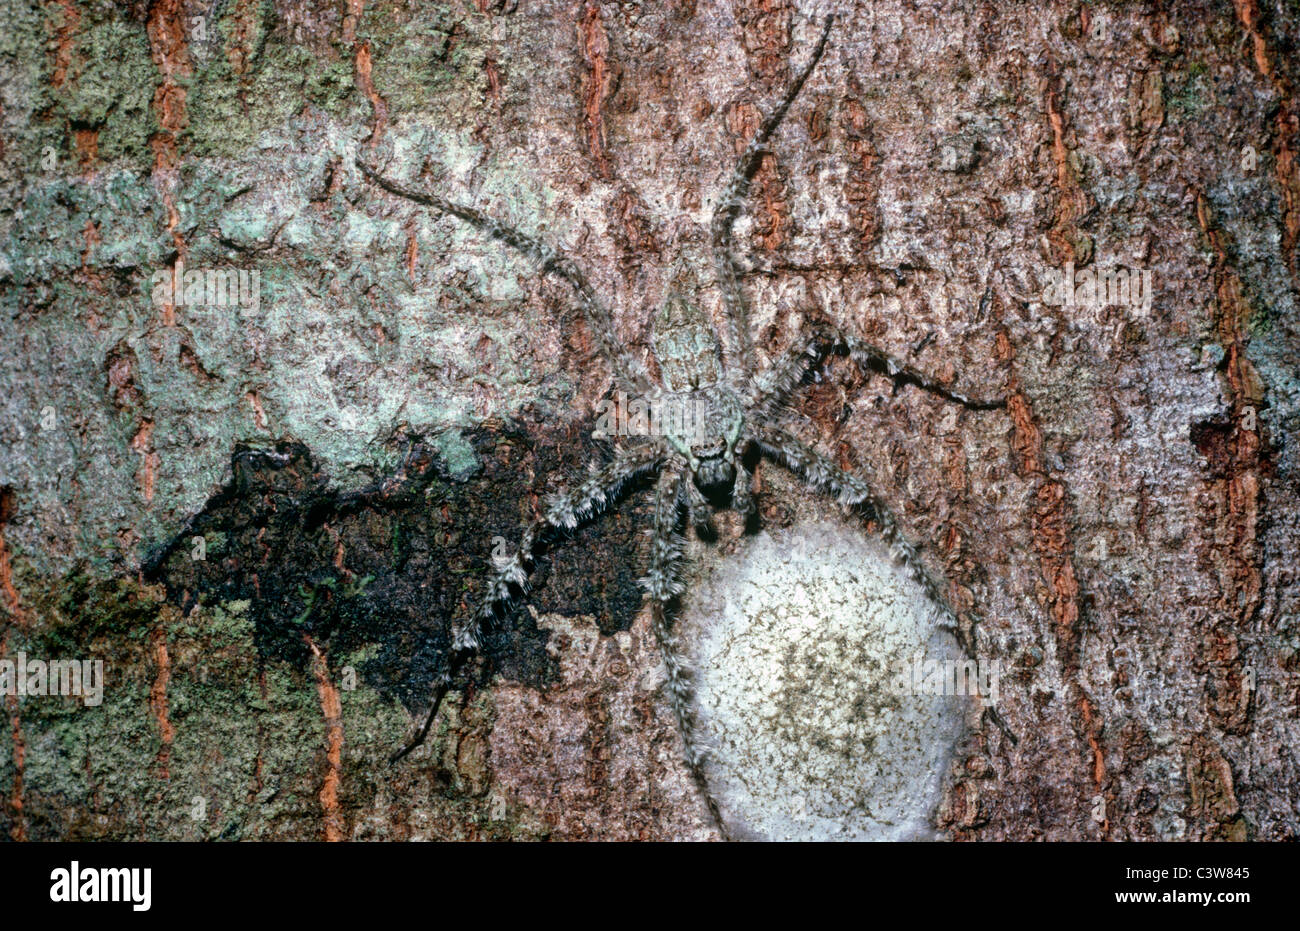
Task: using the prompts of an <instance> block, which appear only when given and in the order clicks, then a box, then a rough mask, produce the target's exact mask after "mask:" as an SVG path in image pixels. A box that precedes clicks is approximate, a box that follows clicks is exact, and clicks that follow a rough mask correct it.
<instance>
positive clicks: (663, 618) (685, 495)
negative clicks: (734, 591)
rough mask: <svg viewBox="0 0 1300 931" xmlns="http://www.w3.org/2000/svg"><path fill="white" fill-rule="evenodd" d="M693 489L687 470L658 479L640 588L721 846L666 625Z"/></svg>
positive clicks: (687, 682) (687, 695)
mask: <svg viewBox="0 0 1300 931" xmlns="http://www.w3.org/2000/svg"><path fill="white" fill-rule="evenodd" d="M693 485H694V482H693V479H692V477H691V472H690V469H689V468H687V467H686V466H685V465H683V466H682V467H681V468H679V469H675V470H670V469H664V470H663V471H662V472H661V473H660V475H659V481H658V483H657V484H656V486H655V502H654V525H653V527H652V528H651V531H650V533H651V541H650V568H649V570H648V571H647V572H646V576H645V578H643V579H642V580H641V585H642V587H643V588H644V589H645V591H646V594H647V595H649V597H650V622H651V626H652V627H653V629H654V633H655V640H656V641H658V644H659V653H660V655H661V656H662V657H663V662H664V671H665V672H666V674H667V678H668V701H669V704H670V705H671V706H672V709H673V714H674V716H675V717H676V718H677V730H678V732H679V733H680V734H681V738H682V745H683V750H684V754H683V755H684V758H685V760H686V767H687V769H689V770H690V773H691V778H692V779H694V780H695V784H696V785H697V786H698V787H699V790H700V794H701V795H703V796H704V803H705V805H707V806H708V809H709V815H710V817H712V818H713V823H714V824H715V825H716V826H717V828H718V832H719V833H720V834H721V835H722V837H723V839H724V840H725V839H727V837H728V834H727V829H726V826H725V824H724V823H723V821H722V813H721V812H720V811H719V810H718V803H717V800H716V799H715V798H714V797H713V793H712V792H711V791H710V790H709V784H708V781H707V779H706V778H705V774H704V760H705V753H704V750H703V748H701V747H700V746H699V745H697V744H696V742H695V708H694V693H693V690H692V688H691V672H690V670H689V669H688V668H687V667H686V665H685V663H683V662H682V659H681V656H680V654H679V653H678V651H677V639H676V637H675V636H674V635H673V632H672V628H671V625H670V622H669V613H670V611H671V606H672V604H673V602H674V601H675V600H676V599H677V597H678V596H680V595H681V594H682V592H683V591H685V586H684V585H683V584H682V580H681V567H682V562H683V559H684V557H685V540H683V539H682V537H681V535H680V534H679V533H678V532H677V525H678V521H679V518H680V515H681V510H682V508H683V507H684V506H689V492H690V489H691V488H692V487H693Z"/></svg>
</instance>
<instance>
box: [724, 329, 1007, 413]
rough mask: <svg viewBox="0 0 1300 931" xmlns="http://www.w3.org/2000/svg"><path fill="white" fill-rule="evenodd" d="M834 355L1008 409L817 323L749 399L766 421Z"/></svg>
mask: <svg viewBox="0 0 1300 931" xmlns="http://www.w3.org/2000/svg"><path fill="white" fill-rule="evenodd" d="M832 355H840V356H847V357H848V358H849V359H851V360H852V361H853V363H854V364H855V365H857V366H858V368H860V369H861V370H863V371H865V372H876V373H879V374H881V375H885V376H887V377H889V378H891V379H893V380H894V382H895V383H896V384H900V385H901V384H907V385H915V386H916V387H918V388H921V389H923V390H925V391H928V392H930V393H931V394H935V395H938V396H939V397H941V398H943V399H944V400H945V401H951V402H952V403H954V404H960V405H962V406H963V407H967V408H970V409H971V410H976V411H987V410H996V409H998V408H1002V407H1006V406H1007V402H1006V399H1005V398H993V399H977V398H972V397H970V396H969V395H966V394H962V393H961V392H959V391H953V390H952V389H951V388H948V387H946V386H944V385H941V384H939V382H937V381H935V380H934V379H932V378H930V377H929V376H928V375H926V374H924V373H923V372H920V371H919V370H917V369H915V368H913V367H912V366H910V365H907V364H906V363H904V362H900V361H899V360H898V359H895V358H894V357H893V356H891V355H889V354H888V353H887V352H885V351H884V350H883V349H879V348H877V347H876V346H872V345H870V344H869V343H864V342H862V341H861V340H859V339H857V338H856V337H853V336H849V335H848V334H846V333H843V332H841V331H840V330H837V329H835V328H834V327H831V326H829V325H826V324H815V325H814V326H812V327H811V328H810V329H809V330H808V332H806V333H804V334H803V336H802V337H801V338H800V340H799V341H798V342H797V343H795V344H794V345H793V346H791V347H790V348H789V349H787V350H786V351H785V352H784V353H783V354H782V355H781V356H780V357H779V358H778V359H777V360H776V361H775V362H773V363H772V365H771V366H770V367H769V368H768V369H767V370H766V371H764V372H762V373H760V374H759V375H758V377H756V378H755V379H754V383H753V386H752V388H751V390H750V394H749V397H748V399H747V400H748V401H749V403H750V405H751V407H752V408H753V410H754V411H755V413H757V414H759V415H760V416H763V417H765V418H766V417H771V416H774V415H775V414H776V413H777V411H778V409H779V408H780V406H781V404H783V403H784V402H785V400H786V399H787V398H789V397H790V395H791V394H793V393H794V392H795V390H796V389H797V388H798V387H799V386H800V384H801V383H802V382H803V379H804V376H806V375H807V374H809V373H810V372H812V371H814V370H816V369H817V368H819V367H820V366H821V365H822V364H823V363H824V362H825V361H826V359H827V358H828V357H829V356H832Z"/></svg>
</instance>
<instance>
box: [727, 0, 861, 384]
mask: <svg viewBox="0 0 1300 931" xmlns="http://www.w3.org/2000/svg"><path fill="white" fill-rule="evenodd" d="M834 21H835V17H834V16H827V17H826V23H825V25H823V26H822V33H821V38H819V39H818V40H817V46H816V48H814V49H813V53H812V57H811V58H810V59H809V60H808V64H806V65H804V67H803V69H802V70H801V71H800V72H799V73H798V74H797V75H796V76H795V79H794V80H793V81H791V82H790V86H789V87H788V88H787V89H786V92H785V96H783V97H782V98H781V101H780V103H778V104H777V105H776V107H775V108H774V109H773V110H772V112H771V113H769V114H768V115H767V118H766V119H764V120H763V122H762V124H761V125H760V126H759V128H758V132H756V133H754V138H753V139H751V140H750V141H749V145H747V146H746V147H745V151H744V152H743V153H742V154H741V156H740V160H739V161H738V162H737V163H736V167H735V169H734V170H733V171H732V173H731V180H729V181H728V182H727V186H726V187H725V188H723V190H722V193H721V194H719V195H718V203H717V206H716V207H715V208H714V211H713V219H712V222H711V223H710V224H709V232H710V236H711V238H712V242H713V265H714V270H715V272H716V274H717V278H718V288H719V290H720V291H721V293H722V308H723V313H724V316H725V318H726V341H725V351H724V356H725V358H726V368H727V378H728V380H729V381H730V384H731V386H732V388H733V389H734V390H736V391H737V392H739V391H741V390H743V389H744V388H745V387H746V383H747V382H748V380H749V379H750V378H751V377H753V375H754V349H753V345H752V344H751V341H750V336H749V311H748V309H747V308H746V306H745V295H744V291H743V289H742V288H741V286H740V274H739V270H738V269H737V267H736V261H735V258H734V257H733V256H732V254H731V230H732V226H733V225H734V224H735V222H736V217H737V216H738V215H739V213H740V210H741V208H742V207H743V206H744V204H745V199H746V197H748V195H749V182H750V180H751V179H752V178H753V177H754V172H755V171H757V170H758V158H759V156H760V155H762V154H763V152H764V151H766V145H767V140H768V139H769V138H770V137H771V135H772V133H774V132H775V131H776V129H777V127H778V126H780V125H781V121H782V120H784V119H785V115H786V112H787V111H788V110H789V109H790V105H791V104H792V103H794V100H795V98H796V97H798V96H799V91H801V90H802V89H803V86H804V82H805V81H807V80H808V76H809V75H810V74H812V71H813V68H815V67H817V62H818V61H820V60H821V57H822V53H823V52H824V51H825V50H826V39H827V37H829V35H830V31H831V24H832V23H834Z"/></svg>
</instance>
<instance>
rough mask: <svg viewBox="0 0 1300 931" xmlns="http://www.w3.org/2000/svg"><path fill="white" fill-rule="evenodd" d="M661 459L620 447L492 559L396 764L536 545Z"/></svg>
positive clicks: (477, 645)
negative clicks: (509, 551) (510, 550)
mask: <svg viewBox="0 0 1300 931" xmlns="http://www.w3.org/2000/svg"><path fill="white" fill-rule="evenodd" d="M663 457H664V450H663V448H662V447H661V446H660V445H659V444H658V443H650V444H647V445H644V446H637V447H633V448H631V449H620V450H618V452H617V453H616V454H615V457H614V461H613V462H611V463H609V465H607V466H605V467H604V468H603V469H599V470H597V471H595V472H593V473H592V474H591V476H590V477H589V478H588V479H587V480H586V481H585V482H583V483H582V484H581V485H579V486H578V487H577V488H576V489H574V490H573V491H570V492H562V493H560V494H558V495H555V496H554V497H553V498H551V500H550V501H549V502H548V504H547V508H546V513H545V515H544V516H543V517H542V518H541V519H540V520H536V521H533V522H532V523H531V524H529V525H528V526H527V527H526V528H524V532H523V535H522V536H521V537H520V539H519V548H518V549H517V550H515V552H514V555H512V556H507V557H503V558H497V557H496V556H494V557H493V560H492V565H493V570H494V572H493V574H492V577H491V578H490V579H489V581H488V584H487V590H486V592H485V593H484V596H483V599H482V601H480V602H479V605H478V608H477V609H475V611H474V613H473V614H471V615H470V616H469V617H468V618H466V619H465V620H463V621H461V622H459V623H456V624H454V625H453V626H452V638H451V648H450V650H449V651H448V653H447V656H446V657H445V659H444V661H443V664H442V669H441V670H440V671H439V672H438V675H437V677H436V679H435V680H434V683H433V696H432V698H431V700H430V703H429V712H428V715H427V717H426V718H425V719H424V724H423V725H422V726H421V727H420V729H419V731H418V732H417V733H416V735H415V736H414V737H413V738H412V739H411V740H410V741H408V742H407V743H406V745H405V746H403V747H402V748H401V749H400V750H398V751H397V752H396V753H394V754H393V755H392V757H391V758H390V759H389V762H390V763H396V762H397V761H398V760H400V759H401V758H402V757H404V756H406V755H407V754H408V753H410V752H411V751H412V750H414V749H415V748H416V747H418V746H419V745H420V744H422V743H424V740H425V738H426V737H427V736H428V734H429V729H430V728H431V727H432V726H433V720H434V718H435V717H437V715H438V707H439V706H440V705H441V704H442V700H443V698H445V697H446V695H447V691H448V690H449V689H450V688H451V684H452V682H453V681H454V680H455V678H456V676H457V675H458V674H459V673H460V671H461V670H462V669H463V668H464V666H465V664H466V663H468V662H469V661H470V660H471V659H473V658H474V657H475V656H477V655H478V653H479V650H480V649H481V648H482V638H483V629H484V628H485V627H487V626H489V625H491V624H492V623H493V622H494V621H495V620H496V619H497V617H498V616H503V615H504V614H505V613H506V612H507V611H508V609H509V607H510V604H511V602H512V601H513V600H514V599H515V597H516V593H518V594H520V595H522V594H524V593H525V592H526V591H527V589H528V577H529V576H530V575H531V574H532V571H533V568H534V565H535V555H536V550H537V548H538V546H540V545H542V544H550V543H552V542H555V540H554V539H552V538H553V537H558V536H560V535H563V534H567V533H568V532H569V531H572V530H575V529H577V528H578V527H579V526H581V525H582V524H585V523H587V522H588V521H590V520H592V519H594V518H595V517H598V516H599V515H600V514H601V513H603V512H604V511H605V510H606V509H607V508H608V507H609V506H610V505H611V504H613V503H614V502H615V501H616V500H617V499H618V498H619V496H620V495H621V494H622V493H623V491H624V490H625V489H626V487H627V485H628V484H629V483H630V482H632V481H633V480H635V479H637V478H639V477H641V476H644V475H646V474H649V473H652V472H654V471H655V470H656V469H658V468H659V467H660V465H661V464H662V462H663Z"/></svg>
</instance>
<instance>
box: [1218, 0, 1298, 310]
mask: <svg viewBox="0 0 1300 931" xmlns="http://www.w3.org/2000/svg"><path fill="white" fill-rule="evenodd" d="M1233 6H1235V7H1236V9H1237V17H1238V18H1239V19H1240V20H1241V25H1242V27H1243V28H1244V29H1245V30H1246V34H1247V35H1248V36H1249V37H1250V40H1251V49H1252V52H1253V56H1252V57H1253V58H1254V61H1255V67H1256V68H1258V69H1259V73H1260V75H1261V76H1262V77H1264V78H1265V79H1266V80H1268V81H1269V82H1270V83H1272V85H1273V88H1274V90H1276V91H1277V95H1278V97H1279V98H1280V104H1279V106H1278V109H1277V117H1276V119H1275V120H1274V124H1273V125H1274V133H1275V135H1274V138H1273V162H1274V172H1275V174H1276V176H1277V183H1278V188H1279V189H1280V190H1281V193H1282V254H1283V256H1284V257H1285V259H1286V262H1287V264H1288V267H1289V269H1290V272H1291V280H1292V282H1293V283H1295V284H1297V285H1298V286H1300V270H1298V269H1297V267H1296V262H1297V259H1296V244H1297V240H1300V162H1298V161H1297V153H1296V139H1297V137H1300V106H1298V105H1297V102H1296V98H1295V95H1294V94H1293V93H1292V92H1291V87H1290V82H1288V81H1287V79H1286V77H1285V76H1284V75H1283V74H1281V73H1280V72H1279V71H1278V70H1277V69H1276V68H1275V67H1274V66H1273V59H1274V57H1275V55H1274V50H1273V48H1272V46H1271V45H1270V43H1269V41H1268V38H1267V36H1265V34H1264V31H1263V29H1262V27H1261V24H1260V22H1259V5H1258V3H1257V2H1256V0H1233Z"/></svg>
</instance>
